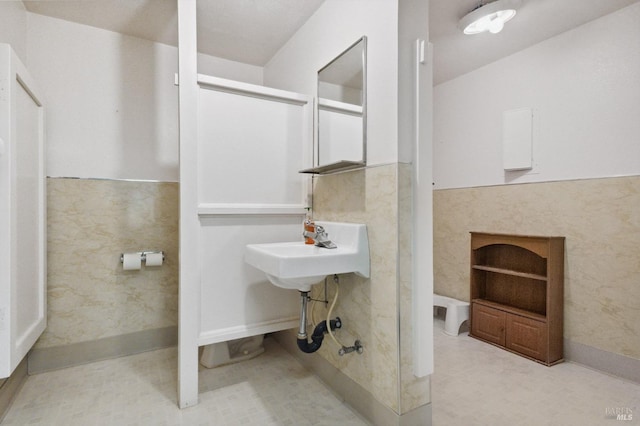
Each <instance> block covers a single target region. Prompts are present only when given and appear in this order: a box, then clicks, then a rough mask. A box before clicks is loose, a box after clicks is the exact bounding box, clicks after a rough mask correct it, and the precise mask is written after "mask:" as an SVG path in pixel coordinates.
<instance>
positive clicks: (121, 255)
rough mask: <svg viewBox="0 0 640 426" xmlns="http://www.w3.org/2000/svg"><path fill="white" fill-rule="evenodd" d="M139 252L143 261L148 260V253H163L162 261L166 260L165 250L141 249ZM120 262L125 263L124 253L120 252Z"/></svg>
mask: <svg viewBox="0 0 640 426" xmlns="http://www.w3.org/2000/svg"><path fill="white" fill-rule="evenodd" d="M137 253H138V254H139V255H140V259H141V260H142V261H143V262H146V261H147V255H148V254H161V255H162V261H163V262H164V260H165V256H164V251H139V252H137ZM120 263H124V253H120Z"/></svg>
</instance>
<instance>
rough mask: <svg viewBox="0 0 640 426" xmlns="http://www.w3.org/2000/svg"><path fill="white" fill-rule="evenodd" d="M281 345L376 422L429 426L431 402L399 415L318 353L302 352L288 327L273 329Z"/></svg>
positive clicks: (348, 403)
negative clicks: (277, 330) (287, 329)
mask: <svg viewBox="0 0 640 426" xmlns="http://www.w3.org/2000/svg"><path fill="white" fill-rule="evenodd" d="M273 337H274V338H275V339H276V340H277V341H278V343H280V345H281V346H282V347H283V348H284V349H285V350H286V351H287V352H288V353H289V354H291V355H292V356H293V357H294V358H296V359H297V360H298V361H299V362H300V363H301V364H302V365H303V366H304V367H305V368H307V369H308V370H310V371H312V372H313V373H314V374H316V375H317V376H318V377H319V378H320V380H322V381H323V382H324V383H325V384H326V385H327V386H328V387H329V388H330V389H331V390H332V391H333V392H334V393H335V394H336V396H337V397H338V398H339V399H341V400H342V401H343V402H344V403H345V404H347V405H349V406H350V407H351V408H353V409H354V410H355V411H356V412H357V413H359V414H360V415H361V416H362V417H363V418H364V419H365V420H367V421H368V422H370V423H371V424H373V425H376V426H378V425H379V426H431V424H432V422H431V404H426V405H423V406H421V407H418V408H416V409H415V410H413V411H410V412H408V413H405V414H403V415H399V414H398V413H396V412H395V411H394V410H392V409H391V408H389V407H387V406H386V405H384V404H383V403H381V402H380V401H378V400H377V399H376V398H375V397H374V396H373V395H372V394H371V393H370V392H369V391H368V390H366V389H365V388H363V387H362V386H360V385H359V384H358V383H356V382H355V381H353V380H352V379H351V378H350V377H348V376H347V375H345V374H344V373H343V372H341V371H340V370H338V369H337V368H336V367H334V366H333V365H332V364H331V363H329V362H328V361H327V360H325V359H324V358H322V357H321V356H319V355H317V354H305V353H303V352H301V351H300V350H299V349H298V346H297V343H296V338H295V335H294V334H292V333H291V332H290V331H281V332H278V333H274V334H273Z"/></svg>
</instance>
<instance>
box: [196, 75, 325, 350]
mask: <svg viewBox="0 0 640 426" xmlns="http://www.w3.org/2000/svg"><path fill="white" fill-rule="evenodd" d="M198 81H199V85H200V89H199V97H198V120H197V121H198V146H197V147H198V163H197V175H198V182H197V188H198V209H197V214H198V217H199V224H200V229H199V245H198V260H199V264H200V303H201V305H200V334H199V338H198V344H199V345H205V344H210V343H216V342H222V341H227V340H231V339H236V338H240V337H246V336H252V335H257V334H263V333H266V332H271V331H277V330H283V329H287V328H292V327H295V326H296V325H297V321H298V316H299V309H300V308H299V303H298V302H299V294H298V292H296V291H292V290H284V289H281V288H278V287H276V286H274V285H273V284H271V283H269V281H267V279H266V276H265V274H264V273H263V272H262V271H259V270H257V269H255V268H253V267H251V266H249V265H247V264H246V263H245V262H244V250H245V246H246V245H247V244H252V243H263V242H278V241H296V240H300V239H301V238H302V237H301V234H302V220H303V218H304V213H305V210H304V203H305V197H306V191H307V189H306V183H307V181H306V180H305V176H304V175H301V174H299V173H298V171H299V170H301V169H303V168H305V166H306V165H307V164H310V151H311V132H312V129H311V125H310V123H311V118H310V117H311V114H312V111H311V103H310V101H309V99H308V98H307V97H306V96H303V95H299V94H297V93H292V92H285V91H282V90H276V89H270V88H266V87H262V86H255V85H251V84H245V83H240V82H237V81H231V80H225V79H220V78H213V77H209V76H203V75H200V76H198ZM194 190H195V188H184V191H194Z"/></svg>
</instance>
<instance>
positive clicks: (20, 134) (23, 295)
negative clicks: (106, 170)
mask: <svg viewBox="0 0 640 426" xmlns="http://www.w3.org/2000/svg"><path fill="white" fill-rule="evenodd" d="M38 93H39V92H38V89H37V87H36V86H35V84H34V82H33V80H32V79H31V77H30V76H29V73H28V72H27V70H26V68H25V67H24V65H23V64H22V62H20V60H19V59H18V57H17V56H16V54H15V52H14V51H13V50H12V49H11V47H10V46H9V45H7V44H0V378H4V377H8V376H10V375H11V373H12V372H13V370H14V369H15V368H16V366H17V365H18V364H19V363H20V361H22V359H23V358H24V356H25V355H26V354H27V352H28V351H29V349H31V347H32V346H33V344H34V343H35V342H36V340H37V339H38V337H40V335H41V334H42V331H43V330H44V328H45V326H46V320H47V314H46V303H47V294H46V278H47V268H46V188H45V185H46V181H45V179H46V177H45V173H44V163H45V158H44V130H43V128H44V119H43V107H42V102H41V98H40V95H39V94H38Z"/></svg>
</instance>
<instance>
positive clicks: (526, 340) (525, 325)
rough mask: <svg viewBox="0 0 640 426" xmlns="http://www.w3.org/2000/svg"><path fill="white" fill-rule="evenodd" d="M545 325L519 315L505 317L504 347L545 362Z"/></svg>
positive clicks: (546, 329) (546, 332) (546, 350)
mask: <svg viewBox="0 0 640 426" xmlns="http://www.w3.org/2000/svg"><path fill="white" fill-rule="evenodd" d="M547 335H548V328H547V324H546V323H544V322H541V321H536V320H533V319H530V318H525V317H521V316H519V315H511V314H508V315H507V333H506V347H507V348H508V349H511V350H512V351H516V352H520V353H521V354H523V355H526V356H529V357H532V358H535V359H539V360H541V361H545V362H546V361H547V354H548V346H547V343H546V342H547Z"/></svg>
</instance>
